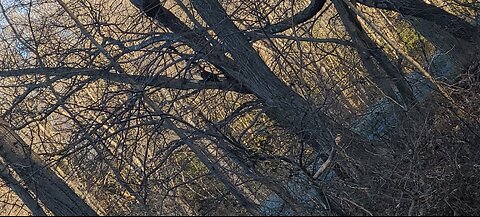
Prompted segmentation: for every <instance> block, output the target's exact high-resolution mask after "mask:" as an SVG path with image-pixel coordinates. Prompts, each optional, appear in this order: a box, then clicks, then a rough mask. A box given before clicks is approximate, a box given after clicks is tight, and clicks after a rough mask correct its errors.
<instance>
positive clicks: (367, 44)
mask: <svg viewBox="0 0 480 217" xmlns="http://www.w3.org/2000/svg"><path fill="white" fill-rule="evenodd" d="M332 2H333V3H334V5H335V8H336V9H337V12H338V13H339V16H340V18H341V20H342V22H343V23H344V25H345V29H346V30H347V32H348V34H349V35H350V37H351V38H352V41H353V42H354V43H355V45H356V47H357V51H358V54H359V55H360V59H361V60H362V63H363V65H364V66H365V68H366V70H367V73H368V74H369V75H370V77H372V78H373V81H374V82H375V84H376V85H377V86H378V87H379V89H380V90H382V92H383V93H384V94H385V95H386V96H387V97H389V98H391V99H393V100H396V101H397V102H400V100H398V98H397V95H396V94H395V92H394V90H393V89H392V87H391V83H392V82H393V83H394V84H395V86H396V88H397V89H398V91H399V92H400V95H401V97H402V99H403V102H404V103H405V105H406V107H412V106H413V105H415V102H416V100H415V96H414V94H413V91H412V89H411V88H410V86H409V85H408V82H407V80H406V79H405V77H404V76H403V73H402V71H401V69H399V68H397V67H395V66H394V65H393V64H392V62H391V61H390V60H389V59H388V57H387V55H386V54H385V52H384V51H383V50H381V49H380V48H379V47H378V46H377V45H376V44H375V42H373V41H372V39H370V37H369V36H368V35H367V33H366V32H365V30H364V29H363V28H362V26H361V24H360V22H359V21H358V19H357V17H356V15H355V14H354V13H352V12H351V11H350V10H349V8H348V6H347V5H345V3H343V1H342V0H333V1H332ZM372 58H374V59H376V60H377V63H378V66H380V67H381V68H379V67H378V66H377V64H375V62H374V61H373V59H372Z"/></svg>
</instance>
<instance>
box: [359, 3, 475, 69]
mask: <svg viewBox="0 0 480 217" xmlns="http://www.w3.org/2000/svg"><path fill="white" fill-rule="evenodd" d="M357 2H359V3H361V4H364V5H367V6H370V7H375V8H382V9H387V10H393V11H396V12H398V13H400V14H402V15H403V16H404V17H405V18H407V20H408V21H410V22H411V23H412V24H413V26H414V27H415V29H416V30H417V31H418V32H419V33H420V34H422V35H423V36H424V37H425V38H426V39H427V40H429V41H430V42H431V43H433V44H434V45H435V47H437V48H438V49H439V50H440V51H441V52H443V53H445V54H447V55H448V56H449V57H450V58H451V60H452V61H453V62H454V64H455V67H456V69H460V68H461V67H463V66H465V65H466V64H469V63H471V60H472V58H473V57H474V54H476V53H477V52H478V49H479V47H480V28H479V27H475V26H473V25H471V24H470V23H468V22H467V21H465V20H463V19H461V18H460V17H458V16H455V15H453V14H450V13H448V12H447V11H445V10H443V9H441V8H439V7H436V6H435V5H431V4H427V3H425V2H424V1H423V0H357Z"/></svg>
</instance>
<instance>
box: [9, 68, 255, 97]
mask: <svg viewBox="0 0 480 217" xmlns="http://www.w3.org/2000/svg"><path fill="white" fill-rule="evenodd" d="M25 75H43V76H55V77H57V78H59V77H60V78H71V77H75V76H87V77H89V78H94V79H102V80H105V81H111V82H117V83H124V84H140V85H146V86H149V87H162V88H171V89H177V90H206V89H214V90H215V89H216V90H224V91H234V92H238V93H245V94H249V93H250V92H249V91H248V90H247V89H246V88H244V87H242V86H240V85H237V84H235V83H232V82H230V81H229V80H228V79H226V78H219V80H218V81H203V80H194V79H178V78H172V77H167V76H163V75H156V76H144V75H128V74H118V73H115V71H113V70H107V69H78V68H68V67H63V68H30V69H18V70H6V71H0V78H1V77H16V76H25Z"/></svg>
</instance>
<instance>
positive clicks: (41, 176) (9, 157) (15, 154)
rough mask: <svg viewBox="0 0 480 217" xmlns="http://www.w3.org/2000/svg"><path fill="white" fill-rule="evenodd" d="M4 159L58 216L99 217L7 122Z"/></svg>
mask: <svg viewBox="0 0 480 217" xmlns="http://www.w3.org/2000/svg"><path fill="white" fill-rule="evenodd" d="M0 156H1V157H2V158H3V159H4V161H5V164H7V165H9V166H10V167H11V168H12V169H13V170H14V171H15V172H16V173H17V174H18V176H19V177H20V178H21V180H22V182H23V183H24V185H25V186H26V188H28V189H29V190H30V192H33V193H34V194H35V196H36V197H37V198H39V199H40V201H41V202H42V203H43V205H45V207H46V208H47V209H48V210H50V211H51V212H52V213H53V214H54V215H61V216H65V215H73V216H95V215H97V214H96V213H95V211H93V209H92V208H90V207H89V206H88V205H87V204H86V203H85V201H83V200H82V199H81V198H80V197H79V196H78V195H77V194H76V193H75V192H74V191H73V190H72V189H71V188H70V187H69V186H68V185H67V184H66V183H65V182H64V181H63V180H62V179H61V178H59V177H58V176H57V175H56V174H55V173H54V172H53V171H52V170H51V169H50V168H48V166H47V165H45V163H43V162H42V160H41V159H40V158H39V157H38V156H37V155H35V154H34V153H32V152H31V149H30V147H28V146H27V145H26V144H25V143H24V142H23V140H22V139H21V138H20V137H19V136H18V135H17V134H16V133H15V132H14V131H13V130H12V129H11V128H10V127H9V126H8V125H7V124H5V123H4V122H3V121H0ZM25 202H26V203H27V202H28V201H25Z"/></svg>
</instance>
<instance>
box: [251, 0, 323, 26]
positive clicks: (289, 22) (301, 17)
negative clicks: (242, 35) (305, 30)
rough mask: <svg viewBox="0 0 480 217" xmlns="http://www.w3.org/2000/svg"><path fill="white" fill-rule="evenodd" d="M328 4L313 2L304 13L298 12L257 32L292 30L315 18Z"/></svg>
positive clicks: (318, 0) (319, 0)
mask: <svg viewBox="0 0 480 217" xmlns="http://www.w3.org/2000/svg"><path fill="white" fill-rule="evenodd" d="M326 2H327V1H326V0H311V1H310V4H309V5H308V6H307V7H306V8H305V9H304V10H303V11H300V12H298V13H297V14H295V15H293V16H292V17H287V18H285V19H284V20H282V21H280V22H278V23H276V24H272V25H269V26H267V27H265V28H264V29H262V30H258V31H257V32H263V33H266V34H274V33H279V32H283V31H285V30H287V29H290V28H292V27H293V26H296V25H298V24H300V23H303V22H305V21H307V20H309V19H311V18H312V17H314V16H315V15H316V14H317V13H318V12H319V11H320V10H322V8H323V6H324V5H325V3H326Z"/></svg>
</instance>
